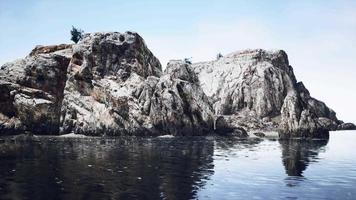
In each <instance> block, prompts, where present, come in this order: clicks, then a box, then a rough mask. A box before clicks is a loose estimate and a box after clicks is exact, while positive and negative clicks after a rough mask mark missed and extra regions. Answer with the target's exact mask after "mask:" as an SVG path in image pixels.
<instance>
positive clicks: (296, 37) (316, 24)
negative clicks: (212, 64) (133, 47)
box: [0, 0, 356, 123]
mask: <svg viewBox="0 0 356 200" xmlns="http://www.w3.org/2000/svg"><path fill="white" fill-rule="evenodd" d="M72 25H74V26H76V27H79V28H81V29H83V30H84V31H85V32H101V31H118V32H125V31H128V30H130V31H135V32H138V33H139V34H140V35H141V36H142V37H143V38H144V39H145V41H146V44H147V46H148V47H149V48H150V49H151V51H152V52H153V53H154V54H155V55H156V56H157V57H158V58H159V59H160V61H161V63H162V65H163V67H164V66H165V65H166V63H167V62H168V60H170V59H182V58H188V57H191V58H192V60H193V62H197V61H206V60H213V59H215V57H216V54H217V53H219V52H221V53H222V54H223V55H224V54H228V53H230V52H234V51H237V50H242V49H247V48H249V49H253V48H263V49H283V50H285V51H286V52H287V54H288V57H289V61H290V64H291V65H292V66H293V68H294V72H295V74H296V77H297V79H298V81H303V83H304V84H305V86H306V87H307V88H308V89H309V91H310V93H311V95H312V96H313V97H315V98H317V99H319V100H322V101H324V102H325V103H326V104H327V105H328V106H329V107H331V108H332V109H333V110H335V111H336V113H337V117H338V118H339V119H342V120H344V121H350V122H354V123H356V105H355V104H356V1H352V0H337V1H336V0H334V1H331V0H312V1H310V0H299V1H294V0H280V1H277V0H269V1H260V0H258V1H257V0H249V1H247V0H210V1H209V0H177V1H173V0H170V1H168V0H151V1H148V0H146V1H145V0H125V1H121V0H100V1H89V0H85V1H84V0H83V1H81V0H77V1H73V0H61V1H59V0H0V27H1V29H0V30H1V31H0V65H1V64H3V63H5V62H9V61H13V60H14V59H17V58H21V57H24V56H26V55H27V54H28V53H29V52H30V51H31V49H32V48H33V47H34V46H36V45H49V44H59V43H70V42H71V41H70V33H69V31H70V29H71V27H72Z"/></svg>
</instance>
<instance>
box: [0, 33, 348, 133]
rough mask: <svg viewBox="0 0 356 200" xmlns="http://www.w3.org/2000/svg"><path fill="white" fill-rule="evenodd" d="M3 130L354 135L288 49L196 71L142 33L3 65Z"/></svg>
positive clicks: (89, 37) (45, 50)
mask: <svg viewBox="0 0 356 200" xmlns="http://www.w3.org/2000/svg"><path fill="white" fill-rule="evenodd" d="M0 92H1V95H0V134H17V133H24V132H26V131H27V132H32V133H35V134H66V133H71V132H74V133H79V134H86V135H162V134H173V135H204V134H208V133H211V132H217V133H224V134H226V133H233V135H239V136H246V135H247V133H253V132H265V131H279V132H280V136H281V137H291V136H306V137H309V136H312V137H314V136H315V137H323V136H325V135H326V132H327V131H328V130H335V129H338V128H341V129H352V128H354V126H353V124H348V123H347V124H342V123H341V121H339V120H337V118H336V116H335V112H334V111H332V110H331V109H329V108H328V107H327V106H326V105H325V104H324V103H322V102H320V101H318V100H316V99H314V98H312V97H311V96H310V94H309V92H308V90H307V89H306V88H305V87H304V85H303V84H302V83H301V82H297V81H296V78H295V77H294V74H293V70H292V67H291V66H289V63H288V58H287V55H286V53H285V52H283V51H275V52H267V51H263V50H248V51H244V52H238V53H233V54H230V55H228V56H225V57H222V58H220V59H219V60H217V61H211V62H204V63H196V64H193V65H190V64H189V63H186V62H183V61H171V62H169V63H168V65H167V67H166V69H165V71H164V72H162V70H161V64H160V62H159V61H158V59H157V58H156V57H155V56H154V55H153V54H152V53H151V51H150V50H149V49H148V48H147V47H146V45H145V43H144V41H143V39H142V38H141V37H140V36H139V35H138V34H137V33H133V32H126V33H117V32H113V33H92V34H85V35H84V37H83V39H82V40H81V41H79V43H78V44H74V45H66V44H62V45H53V46H37V47H36V48H35V49H34V50H32V52H31V53H30V54H29V56H27V57H25V58H24V59H20V60H16V61H14V62H12V63H7V64H5V65H3V66H1V68H0Z"/></svg>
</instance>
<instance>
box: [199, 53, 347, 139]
mask: <svg viewBox="0 0 356 200" xmlns="http://www.w3.org/2000/svg"><path fill="white" fill-rule="evenodd" d="M193 68H194V71H195V72H196V73H197V74H198V76H199V80H200V82H201V87H202V88H203V90H204V92H205V93H206V94H207V95H208V97H209V98H210V99H211V101H212V103H213V107H214V111H215V114H216V115H217V116H218V117H217V120H218V121H217V122H222V121H223V122H224V125H223V127H226V126H228V127H230V128H232V127H235V128H243V129H245V130H246V131H248V132H251V133H255V132H257V133H258V132H270V131H278V132H279V135H280V137H294V136H298V137H299V136H301V137H327V136H328V131H329V130H337V129H346V127H349V128H352V125H343V124H342V123H343V122H342V121H339V120H338V119H337V118H336V114H335V112H334V111H333V110H332V109H330V108H328V107H327V106H326V105H325V104H324V103H323V102H321V101H318V100H316V99H314V98H312V97H311V96H310V94H309V91H308V90H307V89H306V88H305V87H304V84H303V83H302V82H297V80H296V78H295V76H294V73H293V69H292V67H291V66H290V65H289V61H288V57H287V54H286V53H285V52H284V51H281V50H280V51H265V50H261V49H257V50H246V51H240V52H235V53H232V54H229V55H227V56H225V57H221V58H219V59H218V60H216V61H211V62H201V63H195V64H193ZM218 124H219V123H218ZM216 128H217V129H219V128H220V127H219V126H218V127H216Z"/></svg>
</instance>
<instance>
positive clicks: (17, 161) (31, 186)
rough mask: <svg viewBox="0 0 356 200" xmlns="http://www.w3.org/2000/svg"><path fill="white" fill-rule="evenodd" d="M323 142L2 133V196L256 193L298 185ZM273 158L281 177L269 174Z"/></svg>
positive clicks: (175, 196) (156, 196)
mask: <svg viewBox="0 0 356 200" xmlns="http://www.w3.org/2000/svg"><path fill="white" fill-rule="evenodd" d="M327 143H328V141H327V140H280V141H279V144H280V147H281V149H279V148H278V142H277V141H273V140H263V139H258V138H257V139H237V138H226V137H193V138H189V137H176V138H136V137H121V138H115V139H113V138H106V139H103V138H84V139H83V138H81V139H78V138H77V139H75V138H58V137H57V138H56V137H39V138H36V137H34V138H22V139H11V138H5V139H1V138H0V163H1V164H0V199H195V198H197V197H198V194H197V193H198V192H199V191H201V190H202V189H204V188H209V187H207V186H211V187H210V189H212V190H214V189H217V190H218V191H220V189H221V191H222V193H225V192H229V191H230V192H231V191H234V190H237V191H238V189H239V188H240V189H242V188H246V189H248V188H251V191H249V192H250V193H251V192H252V194H249V193H248V191H245V193H246V194H249V195H253V194H254V193H255V192H256V190H255V189H256V187H259V186H261V187H266V188H272V187H274V186H275V185H276V184H277V183H278V180H281V181H282V184H283V181H284V184H285V185H286V186H288V188H291V187H293V186H298V185H299V184H300V183H302V182H303V181H305V178H304V177H303V172H304V171H305V170H306V168H307V166H308V165H310V164H311V163H312V162H317V161H318V153H319V152H320V151H322V150H323V147H324V146H325V145H326V144H327ZM280 151H281V152H280ZM278 155H282V156H281V157H282V163H283V166H284V168H285V172H286V174H287V175H288V177H287V178H286V179H284V177H285V175H284V174H283V173H281V172H282V171H281V169H278V171H274V169H276V167H275V166H276V164H277V165H279V166H281V165H280V162H281V161H280V158H279V156H278ZM214 165H216V166H214ZM222 165H224V166H222ZM219 170H220V171H219ZM224 170H228V171H227V172H226V173H223V172H222V171H224ZM282 170H283V169H282ZM268 173H269V174H268ZM216 174H217V176H216ZM279 174H280V175H282V177H279ZM213 175H214V176H213ZM213 177H215V179H213ZM283 179H284V180H283ZM214 184H215V185H214ZM268 184H271V185H268ZM219 185H220V187H221V188H219V187H218V186H219ZM227 188H230V189H228V190H229V191H225V190H227ZM277 188H278V187H277ZM224 191H225V192H224ZM260 192H261V194H262V193H263V190H260ZM257 193H258V192H257ZM237 194H238V195H241V193H238V192H237ZM208 195H210V196H214V194H208ZM219 195H220V194H217V196H216V197H217V198H218V197H219ZM221 195H222V194H221ZM262 196H263V195H262Z"/></svg>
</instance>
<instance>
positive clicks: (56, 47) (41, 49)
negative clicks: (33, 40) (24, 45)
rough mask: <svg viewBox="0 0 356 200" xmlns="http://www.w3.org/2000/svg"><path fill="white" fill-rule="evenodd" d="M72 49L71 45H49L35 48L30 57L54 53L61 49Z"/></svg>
mask: <svg viewBox="0 0 356 200" xmlns="http://www.w3.org/2000/svg"><path fill="white" fill-rule="evenodd" d="M70 48H72V45H71V44H60V45H50V46H42V45H38V46H36V47H35V48H34V49H33V50H32V51H31V53H30V56H34V55H38V54H48V53H52V52H55V51H60V50H63V49H70Z"/></svg>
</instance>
